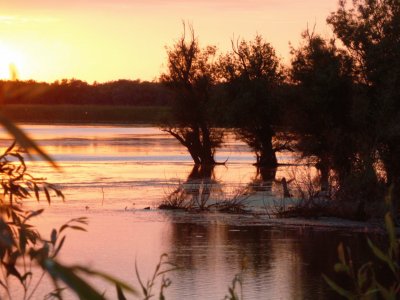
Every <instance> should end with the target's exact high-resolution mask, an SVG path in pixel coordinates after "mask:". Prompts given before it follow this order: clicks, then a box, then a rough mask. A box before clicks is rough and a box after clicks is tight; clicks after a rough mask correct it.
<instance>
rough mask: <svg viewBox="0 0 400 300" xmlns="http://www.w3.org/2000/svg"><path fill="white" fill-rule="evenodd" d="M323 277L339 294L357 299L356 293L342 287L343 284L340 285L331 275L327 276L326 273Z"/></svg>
mask: <svg viewBox="0 0 400 300" xmlns="http://www.w3.org/2000/svg"><path fill="white" fill-rule="evenodd" d="M322 277H323V278H324V280H325V282H326V283H327V284H328V285H329V286H330V287H331V288H332V289H333V290H334V291H335V292H336V293H338V294H339V295H341V296H343V297H345V298H347V299H355V298H356V297H355V295H354V294H353V293H351V292H349V291H347V290H345V289H344V288H342V287H341V286H339V285H338V284H337V283H336V282H334V281H332V280H331V279H330V278H329V277H327V276H325V275H324V274H322Z"/></svg>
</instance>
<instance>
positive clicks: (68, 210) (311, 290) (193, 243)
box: [2, 126, 366, 299]
mask: <svg viewBox="0 0 400 300" xmlns="http://www.w3.org/2000/svg"><path fill="white" fill-rule="evenodd" d="M27 129H28V130H30V132H31V134H32V135H33V136H34V138H35V139H37V140H38V141H39V143H40V144H41V145H42V146H43V147H44V148H45V149H46V151H47V152H49V153H51V154H53V155H54V157H55V158H56V160H58V161H59V164H60V165H61V167H62V168H63V173H57V172H55V171H54V170H53V169H52V168H51V167H49V166H48V165H46V164H45V163H43V162H38V163H37V162H36V163H34V164H32V163H30V170H31V173H32V174H35V175H37V176H40V177H45V178H47V179H48V181H50V182H53V183H56V184H58V185H60V186H61V187H62V188H63V191H64V192H65V194H66V196H67V202H66V203H57V202H54V203H53V204H52V206H51V207H50V208H48V209H47V214H46V219H42V220H40V221H39V223H40V222H42V223H41V225H40V224H39V225H40V226H42V227H41V228H42V229H44V230H45V231H46V230H47V231H48V232H49V233H50V230H51V228H53V227H57V226H59V225H60V224H62V223H63V222H65V221H66V218H67V219H69V218H71V217H79V216H82V215H86V216H89V218H90V227H89V232H88V233H85V234H84V235H83V233H80V232H78V233H77V232H74V233H72V234H69V235H68V242H67V244H66V248H65V251H64V253H63V256H62V259H63V261H65V262H67V263H70V264H74V263H81V264H85V265H88V264H89V265H90V266H92V267H93V268H94V269H100V270H106V271H109V272H110V273H112V274H116V275H118V276H120V277H122V279H125V280H126V281H128V282H132V280H133V278H134V271H133V270H134V263H135V257H137V258H138V260H139V261H140V266H141V270H142V271H143V277H145V278H146V276H147V275H149V274H150V273H151V272H152V271H153V268H154V266H155V265H156V263H157V261H158V258H159V256H160V254H161V253H163V252H166V253H169V254H170V255H171V259H172V260H173V262H175V263H177V264H179V265H180V266H182V269H180V270H179V271H177V272H176V273H174V274H171V276H172V280H173V285H172V286H171V288H170V289H169V290H168V294H167V296H168V299H178V298H181V299H222V298H223V296H224V295H225V294H226V292H227V287H228V285H230V284H231V280H232V278H233V276H234V275H235V274H236V273H238V272H240V271H241V269H242V266H243V264H247V269H246V270H245V272H244V295H245V298H246V299H265V298H267V299H326V298H327V297H329V296H330V295H329V293H328V292H327V287H326V285H325V284H324V283H323V281H322V279H321V273H325V274H331V272H332V266H333V264H334V263H335V262H336V257H337V256H336V247H337V245H338V243H339V241H345V242H346V244H347V245H349V246H350V247H351V248H352V249H353V254H354V256H356V257H359V258H360V259H361V260H362V259H363V258H364V250H365V248H366V247H365V243H364V237H363V236H362V235H351V236H346V235H345V234H344V233H338V232H318V231H313V230H304V229H301V228H299V229H293V230H288V229H278V228H271V227H262V226H259V227H255V226H253V227H249V226H241V227H239V226H228V225H226V224H238V223H240V218H241V216H240V215H231V216H229V217H227V216H225V217H222V218H210V216H213V214H212V213H209V214H193V215H190V214H189V215H187V214H186V215H185V216H184V217H183V218H186V219H184V222H182V216H180V215H177V214H175V213H170V212H169V213H161V212H154V211H144V210H141V208H143V207H147V206H152V207H154V206H157V204H158V203H159V202H160V201H161V200H162V199H163V198H164V197H165V194H166V193H167V192H170V191H171V189H172V190H173V191H178V192H182V193H184V194H185V195H187V196H188V197H190V198H191V199H198V201H199V202H200V203H201V202H202V201H204V200H207V199H209V197H210V195H211V194H213V193H214V194H216V195H218V194H219V193H221V191H224V192H226V190H228V189H231V188H241V187H246V188H250V189H252V191H253V192H255V193H256V194H261V195H267V196H269V197H271V198H273V199H277V198H281V197H283V196H284V191H282V186H283V183H282V180H283V178H285V181H286V183H287V184H288V181H289V180H290V179H291V178H292V177H293V173H296V175H298V176H300V177H301V178H305V177H304V176H302V175H301V171H304V173H305V174H308V175H309V176H314V175H315V174H316V171H315V168H310V167H308V166H300V167H297V166H296V167H295V168H296V170H295V171H294V170H293V168H294V167H289V166H287V165H282V166H279V167H278V168H277V169H254V166H253V165H252V162H253V161H254V157H253V155H252V153H251V152H250V151H249V150H248V148H247V147H246V145H244V144H242V143H240V142H237V141H235V140H228V141H227V143H226V146H225V148H223V149H220V150H219V152H218V153H217V157H219V158H218V160H219V161H225V160H226V159H227V158H228V157H229V160H228V163H227V165H226V166H216V167H215V168H201V167H193V166H192V164H191V163H190V161H191V159H190V157H189V156H188V154H187V153H186V152H185V151H184V149H182V147H181V146H180V145H179V144H178V143H177V142H176V141H175V140H173V139H171V138H169V137H166V136H165V135H163V134H162V133H160V131H159V130H158V129H157V128H128V127H93V126H92V127H91V126H54V127H52V126H47V127H46V126H42V127H40V126H39V127H38V126H33V127H32V128H30V127H29V128H27ZM2 143H4V144H5V143H8V141H3V142H2ZM278 159H279V161H280V162H283V163H284V162H291V161H292V162H293V161H294V160H296V154H295V153H294V154H290V155H288V154H279V156H278ZM297 179H298V178H297ZM177 188H178V189H177ZM283 190H284V189H283ZM86 207H87V208H88V209H86ZM35 208H36V203H35ZM250 217H253V216H250ZM224 218H230V222H225V219H224ZM254 218H255V217H254ZM192 219H196V220H197V221H196V222H194V221H193V220H192ZM210 219H211V221H210ZM189 221H190V222H189ZM251 221H252V220H251ZM252 224H254V223H252ZM76 253H79V255H76ZM117 254H118V255H117ZM99 288H100V289H101V290H105V289H106V288H109V290H112V291H114V287H105V286H101V285H99ZM48 290H49V289H48V287H47V289H45V292H48ZM334 298H335V296H333V299H334Z"/></svg>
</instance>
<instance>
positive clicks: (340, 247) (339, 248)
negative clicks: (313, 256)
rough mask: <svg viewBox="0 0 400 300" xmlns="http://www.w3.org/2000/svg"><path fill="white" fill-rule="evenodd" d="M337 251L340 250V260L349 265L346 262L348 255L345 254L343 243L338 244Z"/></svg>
mask: <svg viewBox="0 0 400 300" xmlns="http://www.w3.org/2000/svg"><path fill="white" fill-rule="evenodd" d="M337 251H338V256H339V261H340V262H341V263H342V264H343V265H347V264H346V257H345V254H344V246H343V243H340V244H339V246H338V248H337Z"/></svg>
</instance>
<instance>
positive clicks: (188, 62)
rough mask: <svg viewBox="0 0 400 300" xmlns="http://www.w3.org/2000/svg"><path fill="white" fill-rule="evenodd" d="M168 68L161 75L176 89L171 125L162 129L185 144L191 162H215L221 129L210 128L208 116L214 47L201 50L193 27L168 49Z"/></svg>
mask: <svg viewBox="0 0 400 300" xmlns="http://www.w3.org/2000/svg"><path fill="white" fill-rule="evenodd" d="M167 54H168V64H167V67H168V70H167V72H166V73H165V74H163V75H162V76H161V81H162V82H164V83H165V84H166V85H167V86H168V87H170V88H171V89H172V90H173V91H174V92H175V99H174V103H173V105H172V109H173V115H174V124H172V125H171V124H169V125H165V126H164V127H163V130H164V131H166V132H168V133H169V134H171V135H172V136H173V137H175V138H176V139H177V140H178V141H179V142H180V143H181V144H182V145H183V146H185V147H186V148H187V149H188V151H189V153H190V155H191V157H192V159H193V161H194V163H195V164H201V165H213V164H215V163H216V162H215V159H214V154H215V150H216V148H217V147H218V146H219V145H220V144H221V143H222V132H221V131H220V130H218V129H216V128H213V127H212V126H211V123H210V118H209V116H208V109H209V106H210V100H211V95H210V91H211V89H212V88H213V86H214V84H215V82H216V77H215V64H214V62H213V58H214V57H215V54H216V48H215V47H213V46H208V47H206V48H204V49H201V48H200V46H199V42H198V40H197V38H196V37H195V34H194V31H193V28H192V27H189V33H187V32H186V27H185V25H184V32H183V34H182V36H181V37H180V39H179V40H178V41H177V42H176V43H175V44H174V45H173V46H172V47H170V48H167Z"/></svg>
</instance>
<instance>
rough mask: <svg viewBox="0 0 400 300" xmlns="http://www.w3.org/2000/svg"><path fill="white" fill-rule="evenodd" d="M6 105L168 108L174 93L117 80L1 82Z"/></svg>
mask: <svg viewBox="0 0 400 300" xmlns="http://www.w3.org/2000/svg"><path fill="white" fill-rule="evenodd" d="M0 91H5V92H6V93H4V97H2V98H3V101H4V103H2V104H6V105H7V104H46V105H65V104H69V105H132V106H164V105H168V104H169V103H170V102H171V99H172V93H171V92H170V91H169V90H168V89H167V88H166V87H165V86H164V85H162V84H160V83H157V82H148V81H139V80H117V81H110V82H105V83H93V84H89V83H87V82H85V81H81V80H77V79H63V80H60V81H55V82H53V83H46V82H36V81H33V80H29V81H19V80H16V81H4V80H3V81H0Z"/></svg>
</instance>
